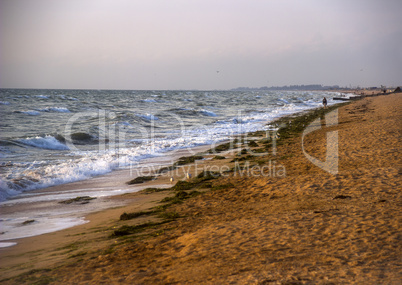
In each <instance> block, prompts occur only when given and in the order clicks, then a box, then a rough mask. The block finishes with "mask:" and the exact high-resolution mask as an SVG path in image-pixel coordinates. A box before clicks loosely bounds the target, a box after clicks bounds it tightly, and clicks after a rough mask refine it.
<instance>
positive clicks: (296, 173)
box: [2, 94, 402, 284]
mask: <svg viewBox="0 0 402 285" xmlns="http://www.w3.org/2000/svg"><path fill="white" fill-rule="evenodd" d="M303 116H304V115H302V116H301V117H299V121H298V122H300V119H301V120H303ZM332 116H333V117H332V119H331V120H332V121H331V122H329V121H330V120H329V118H330V117H328V116H322V117H321V120H319V123H320V124H319V125H318V126H317V127H315V128H314V129H310V130H311V131H310V132H306V131H305V130H306V129H307V128H308V124H309V123H311V122H306V124H304V126H303V125H302V127H303V128H302V129H301V130H297V128H293V129H291V130H292V131H288V132H284V133H281V136H280V138H279V139H277V143H276V145H273V144H272V141H271V142H267V141H268V140H267V138H266V137H264V136H265V133H256V134H254V135H255V136H258V135H260V136H261V137H259V138H256V139H255V142H256V144H255V145H254V144H253V146H252V147H251V146H250V149H251V150H252V151H251V154H250V152H249V153H246V152H244V153H241V152H239V151H238V152H236V153H235V155H234V156H232V157H229V155H225V153H220V155H221V156H222V157H220V158H222V159H219V160H218V159H211V160H209V161H208V162H205V163H209V165H213V164H214V163H215V164H217V165H219V167H222V165H227V166H228V167H227V169H229V171H227V172H225V173H221V176H220V177H218V178H215V177H213V178H215V179H212V178H211V179H210V180H208V181H207V180H206V179H205V181H202V182H203V183H204V184H202V183H198V182H200V181H201V180H202V177H201V178H193V180H190V181H189V183H190V182H191V181H196V182H197V181H198V182H197V183H195V182H194V183H193V184H192V185H190V186H189V187H188V188H186V189H184V190H185V191H180V190H177V189H176V190H172V191H170V192H169V191H168V192H166V193H165V192H163V191H161V192H157V193H154V194H157V195H159V196H158V197H157V198H155V199H154V200H152V199H151V198H149V197H152V196H150V195H153V194H145V193H143V194H137V195H143V196H144V197H147V198H146V199H148V200H152V201H156V199H161V198H162V197H163V194H162V193H165V194H164V195H165V196H168V197H172V195H176V194H177V193H183V192H185V193H187V194H186V195H187V196H186V195H184V194H183V195H184V196H186V199H182V200H181V201H179V202H180V203H179V202H178V203H170V204H169V206H166V207H164V208H163V207H162V208H163V211H164V213H165V220H163V219H162V218H161V217H162V216H160V215H159V216H155V217H153V218H152V219H149V220H140V221H138V222H133V221H135V220H136V219H132V220H130V221H131V223H137V224H141V223H142V224H144V223H147V225H148V228H147V229H146V230H145V231H141V232H140V231H138V232H136V231H134V230H133V231H131V232H130V231H128V233H127V234H122V235H116V227H118V226H119V227H120V226H122V222H121V221H119V214H122V213H123V211H126V210H127V209H114V210H113V212H111V213H112V214H113V215H114V216H110V215H108V222H109V224H108V225H109V227H108V228H107V230H105V231H104V232H101V233H99V232H98V233H97V239H98V240H99V239H103V240H107V241H108V242H107V243H105V244H104V246H105V248H103V250H102V253H100V251H99V246H98V245H97V244H96V242H95V241H94V242H93V245H92V246H93V250H92V251H91V245H88V243H87V244H86V246H87V251H86V252H85V253H82V254H81V255H79V252H80V251H79V250H77V251H76V255H74V254H71V256H70V258H69V259H66V260H64V261H62V262H60V261H59V263H57V266H56V267H52V266H49V267H48V268H47V269H46V270H35V271H31V272H30V273H29V274H24V275H20V276H17V277H13V278H12V279H7V280H3V282H2V283H4V284H15V283H32V282H33V281H35V282H39V281H41V280H42V281H46V282H50V283H55V284H62V283H63V284H121V283H126V284H167V283H177V284H185V283H191V284H194V283H195V284H228V283H234V284H400V283H399V282H400V280H402V263H401V256H402V242H401V222H402V212H401V205H402V195H401V188H402V187H401V182H402V179H401V174H402V168H401V159H400V153H401V132H402V96H401V95H400V94H391V95H386V96H379V97H370V98H364V99H361V100H358V101H354V102H351V103H350V104H347V105H344V106H342V107H340V108H339V109H337V111H336V113H332ZM334 116H336V118H335V117H334ZM281 123H282V124H284V125H287V124H288V125H292V124H295V123H294V122H292V120H291V119H286V121H285V120H282V121H281ZM303 130H304V133H303ZM328 134H330V135H328ZM335 139H336V144H335V143H334V140H335ZM243 147H244V146H242V147H240V149H242V148H243ZM330 147H332V150H330ZM245 148H247V147H245ZM261 150H262V151H261ZM264 151H265V152H264ZM329 153H330V154H331V155H329ZM306 154H308V155H309V156H306ZM308 157H310V159H309V158H308ZM311 157H314V158H316V159H317V160H318V161H324V162H325V161H326V162H331V163H332V165H329V168H330V171H328V169H323V167H321V166H319V165H318V166H317V160H316V161H315V162H316V163H313V162H314V161H313V162H312V160H311ZM233 160H234V161H233ZM236 165H237V166H238V168H237V169H236ZM264 166H265V168H264ZM204 167H205V166H204ZM253 167H254V168H253ZM220 169H221V168H220ZM261 169H262V170H261ZM194 179H201V180H194ZM206 182H209V183H210V184H208V185H207V184H205V183H206ZM186 191H187V192H186ZM191 191H198V192H200V193H201V192H202V193H201V194H200V193H198V192H197V195H195V194H194V195H190V194H189V193H191ZM193 193H196V192H193ZM176 196H177V195H176ZM158 201H160V200H158ZM165 201H166V200H165ZM155 205H165V204H163V203H157V202H155V204H154V205H153V206H155ZM159 209H161V208H159ZM140 210H144V209H142V208H141V209H140ZM159 213H160V212H159ZM166 214H170V216H168V217H169V219H166ZM104 216H105V215H103V217H104ZM138 219H144V216H141V217H139V218H138ZM109 220H111V221H109ZM161 221H164V222H161ZM151 222H152V223H151ZM113 223H114V225H115V226H113ZM98 224H99V222H98ZM87 227H88V226H87ZM86 229H87V230H88V231H90V229H88V228H86ZM131 229H133V228H131ZM117 233H118V232H117ZM120 233H121V232H120ZM76 234H77V235H78V233H76ZM113 234H115V235H114V236H113ZM44 237H46V235H44ZM81 237H85V233H82V236H81ZM88 246H89V247H88ZM106 246H107V247H106ZM81 252H82V250H81Z"/></svg>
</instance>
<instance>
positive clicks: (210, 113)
mask: <svg viewBox="0 0 402 285" xmlns="http://www.w3.org/2000/svg"><path fill="white" fill-rule="evenodd" d="M200 113H201V114H203V115H205V116H210V117H216V116H217V115H216V114H215V113H214V112H212V111H208V110H204V109H202V110H201V111H200Z"/></svg>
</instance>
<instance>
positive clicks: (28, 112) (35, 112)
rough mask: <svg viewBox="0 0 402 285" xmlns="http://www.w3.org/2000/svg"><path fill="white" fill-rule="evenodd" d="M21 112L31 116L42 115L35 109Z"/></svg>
mask: <svg viewBox="0 0 402 285" xmlns="http://www.w3.org/2000/svg"><path fill="white" fill-rule="evenodd" d="M21 113H23V114H26V115H30V116H39V115H40V112H38V111H35V110H29V111H21Z"/></svg>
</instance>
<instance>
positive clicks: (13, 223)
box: [0, 216, 89, 246]
mask: <svg viewBox="0 0 402 285" xmlns="http://www.w3.org/2000/svg"><path fill="white" fill-rule="evenodd" d="M26 219H27V217H18V218H8V219H3V221H2V225H1V231H2V232H3V234H2V235H0V241H1V242H3V241H6V240H13V239H19V238H25V237H32V236H37V235H41V234H46V233H51V232H56V231H60V230H63V229H67V228H71V227H74V226H78V225H82V224H85V223H88V222H89V221H87V220H85V219H84V218H82V217H81V218H76V217H57V216H56V217H32V218H29V219H33V220H35V221H34V222H32V223H30V224H27V225H22V223H23V222H24V221H26ZM9 246H12V245H9Z"/></svg>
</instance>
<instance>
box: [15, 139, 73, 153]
mask: <svg viewBox="0 0 402 285" xmlns="http://www.w3.org/2000/svg"><path fill="white" fill-rule="evenodd" d="M17 141H18V142H20V143H22V144H25V145H29V146H33V147H37V148H43V149H53V150H68V149H69V148H68V147H67V146H66V145H65V144H63V143H61V142H60V141H59V140H57V139H56V138H55V137H53V136H45V137H39V136H37V137H31V138H26V139H18V140H17Z"/></svg>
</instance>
